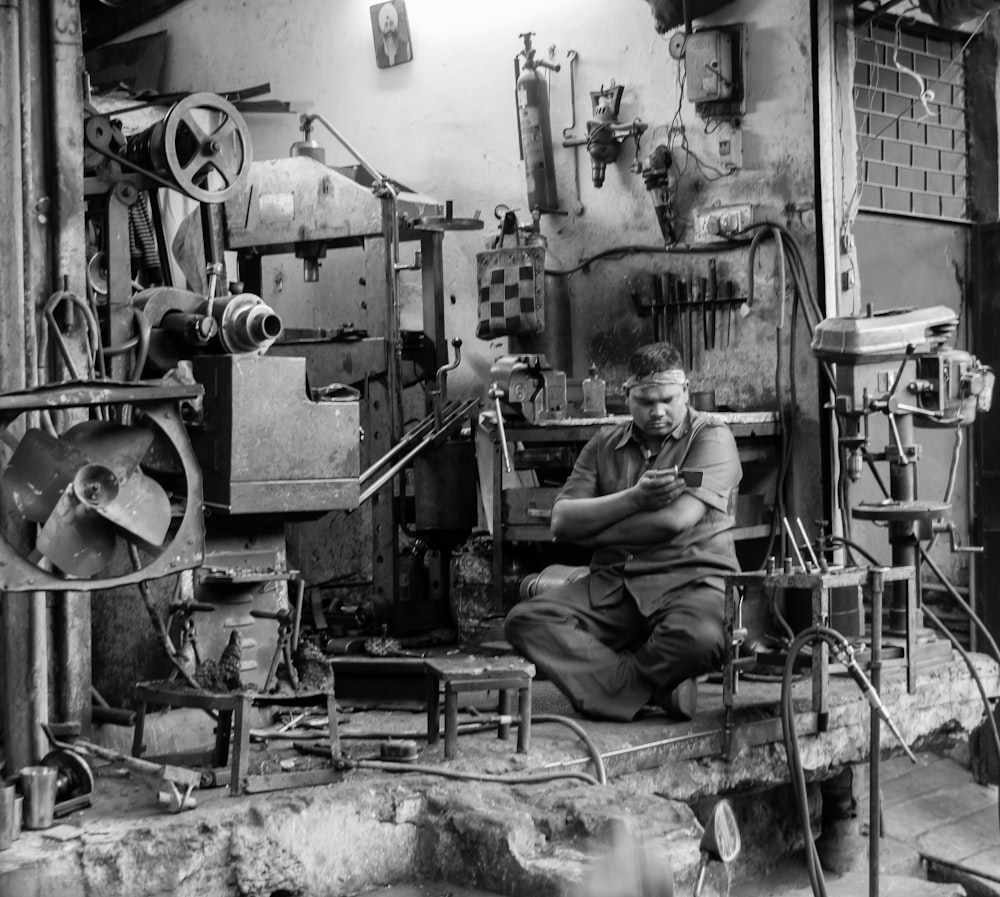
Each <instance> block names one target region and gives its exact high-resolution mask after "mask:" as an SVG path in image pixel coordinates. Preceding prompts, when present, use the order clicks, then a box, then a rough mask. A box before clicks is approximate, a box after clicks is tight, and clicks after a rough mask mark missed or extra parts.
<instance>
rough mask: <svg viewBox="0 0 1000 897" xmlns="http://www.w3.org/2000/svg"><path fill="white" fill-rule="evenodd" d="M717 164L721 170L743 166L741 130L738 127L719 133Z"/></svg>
mask: <svg viewBox="0 0 1000 897" xmlns="http://www.w3.org/2000/svg"><path fill="white" fill-rule="evenodd" d="M719 166H720V167H721V168H722V170H723V171H732V170H733V169H735V168H742V167H743V132H742V131H741V130H740V129H739V128H729V129H728V130H727V132H726V133H724V134H723V133H720V134H719Z"/></svg>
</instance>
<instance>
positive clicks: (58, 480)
mask: <svg viewBox="0 0 1000 897" xmlns="http://www.w3.org/2000/svg"><path fill="white" fill-rule="evenodd" d="M86 463H87V458H86V457H85V456H84V454H83V453H82V452H81V451H80V450H79V449H78V448H77V447H76V446H74V445H73V444H71V443H69V442H66V441H64V440H62V439H57V438H56V437H55V436H50V435H49V434H48V433H46V432H45V431H44V430H37V429H35V430H28V432H27V433H25V434H24V437H23V438H22V439H21V441H20V442H19V443H18V446H17V448H16V449H15V450H14V454H13V456H12V457H11V459H10V463H9V464H8V465H7V467H6V469H5V470H4V472H3V475H2V476H0V489H2V494H3V501H4V504H5V505H8V504H9V503H12V504H13V506H14V507H16V508H17V509H18V510H19V511H20V512H21V513H22V514H23V515H24V516H25V517H26V518H27V519H28V520H30V521H31V522H32V523H44V522H45V521H46V520H48V519H49V516H50V515H51V514H52V511H53V509H54V508H55V506H56V504H57V503H58V502H59V499H60V497H61V496H62V494H63V493H64V492H65V491H66V487H67V486H68V485H69V484H70V483H71V482H72V481H73V475H74V474H75V473H76V471H77V470H78V469H79V468H80V467H82V466H83V465H84V464H86Z"/></svg>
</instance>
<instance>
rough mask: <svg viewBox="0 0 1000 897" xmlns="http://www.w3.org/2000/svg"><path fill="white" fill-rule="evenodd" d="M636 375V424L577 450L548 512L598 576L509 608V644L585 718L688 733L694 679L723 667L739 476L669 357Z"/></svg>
mask: <svg viewBox="0 0 1000 897" xmlns="http://www.w3.org/2000/svg"><path fill="white" fill-rule="evenodd" d="M628 375H629V376H628V379H627V380H626V381H625V392H626V395H627V396H628V406H629V412H630V413H631V415H632V420H631V421H629V422H628V423H623V424H618V425H615V426H611V427H604V428H603V429H602V430H601V431H600V432H599V433H598V434H597V435H596V436H594V437H593V438H592V439H591V440H590V441H589V442H588V443H587V444H586V445H585V446H584V447H583V450H582V451H581V452H580V456H579V458H578V459H577V462H576V465H575V466H574V468H573V472H572V473H571V474H570V477H569V479H568V480H567V481H566V483H565V485H564V486H563V488H562V489H561V490H560V492H559V494H558V495H557V496H556V499H555V503H554V504H553V507H552V534H553V535H554V536H555V537H556V538H557V539H566V540H569V541H572V542H578V543H581V544H585V545H591V546H593V549H594V553H593V557H592V559H591V562H590V573H589V575H587V576H585V577H583V578H582V579H578V580H575V581H573V582H568V583H566V584H564V585H561V586H557V587H555V588H553V589H550V590H548V591H546V592H544V593H543V594H541V595H539V596H537V597H535V598H532V599H530V600H528V601H522V602H520V603H519V604H517V605H515V606H514V608H513V609H512V610H511V612H510V614H509V615H508V617H507V620H506V623H505V631H506V636H507V639H508V641H509V642H510V643H511V644H512V645H513V646H514V648H515V649H517V650H518V651H519V652H520V653H521V654H523V655H524V656H525V657H527V658H528V659H529V660H531V661H532V662H533V663H534V664H535V665H536V666H537V667H538V670H539V671H540V672H541V673H542V674H544V675H545V676H546V677H548V678H549V679H551V680H552V681H553V682H554V683H555V684H556V685H557V686H558V687H559V689H560V690H561V691H562V692H563V693H564V694H565V695H566V696H567V697H568V698H569V700H570V702H571V703H572V704H573V707H574V708H575V709H576V710H577V712H579V713H582V714H585V715H587V716H591V717H596V718H602V719H611V720H630V719H632V718H633V717H634V716H635V715H636V713H637V712H638V711H639V710H640V709H641V708H642V707H643V706H644V705H646V704H657V705H659V706H661V707H663V708H664V709H666V710H667V712H668V713H670V714H671V715H673V716H675V717H678V718H681V719H690V718H691V716H693V714H694V711H695V702H696V700H697V687H696V685H695V677H697V676H698V675H700V674H702V673H705V672H707V671H709V670H712V669H716V668H718V667H719V666H720V665H721V664H722V660H723V651H724V637H723V598H724V590H725V584H724V577H725V576H726V574H728V573H737V572H739V566H738V564H737V560H736V551H735V547H734V543H733V537H732V533H731V529H732V527H733V524H734V519H733V514H734V506H735V500H736V491H737V487H738V485H739V482H740V478H741V477H742V469H741V467H740V460H739V455H738V454H737V450H736V441H735V439H734V438H733V434H732V433H731V432H730V431H729V428H728V427H727V426H726V425H725V424H724V423H721V422H720V421H718V420H715V419H712V418H711V417H709V416H706V415H702V414H699V413H698V412H697V411H695V410H694V409H693V408H690V407H688V380H687V376H686V374H685V373H684V370H683V363H682V361H681V357H680V354H679V353H678V352H677V350H676V349H675V348H674V347H673V346H671V345H670V344H668V343H656V344H653V345H650V346H645V347H643V348H641V349H639V350H638V351H637V352H635V353H634V354H633V355H632V357H631V358H630V359H629V363H628ZM675 466H676V467H678V468H680V469H682V470H694V471H699V472H701V474H702V482H701V485H700V486H688V485H687V484H686V483H685V481H684V479H683V478H682V477H680V476H675V475H674V474H673V473H670V472H667V469H668V468H669V469H672V468H674V467H675Z"/></svg>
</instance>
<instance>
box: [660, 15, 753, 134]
mask: <svg viewBox="0 0 1000 897" xmlns="http://www.w3.org/2000/svg"><path fill="white" fill-rule="evenodd" d="M746 44H747V41H746V29H745V27H744V26H743V25H726V26H722V27H719V28H705V29H703V30H701V31H694V32H692V33H691V34H688V35H685V36H684V42H683V45H682V46H678V47H676V48H671V54H672V55H673V54H675V53H676V54H678V55H679V56H680V57H683V59H684V71H685V86H684V90H685V92H686V93H687V96H688V99H689V100H691V102H692V103H694V107H695V111H696V112H697V113H698V115H700V116H701V117H702V118H705V119H737V118H739V117H740V116H742V115H743V114H744V113H745V112H746V74H745V72H746Z"/></svg>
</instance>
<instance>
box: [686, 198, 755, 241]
mask: <svg viewBox="0 0 1000 897" xmlns="http://www.w3.org/2000/svg"><path fill="white" fill-rule="evenodd" d="M752 223H753V207H752V206H750V205H734V206H713V207H712V208H710V209H699V210H698V211H697V212H695V215H694V238H695V242H697V243H710V242H712V241H715V240H730V239H732V238H733V237H734V236H736V235H737V234H738V233H740V232H741V231H742V230H744V228H746V227H747V226H748V225H750V224H752Z"/></svg>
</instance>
